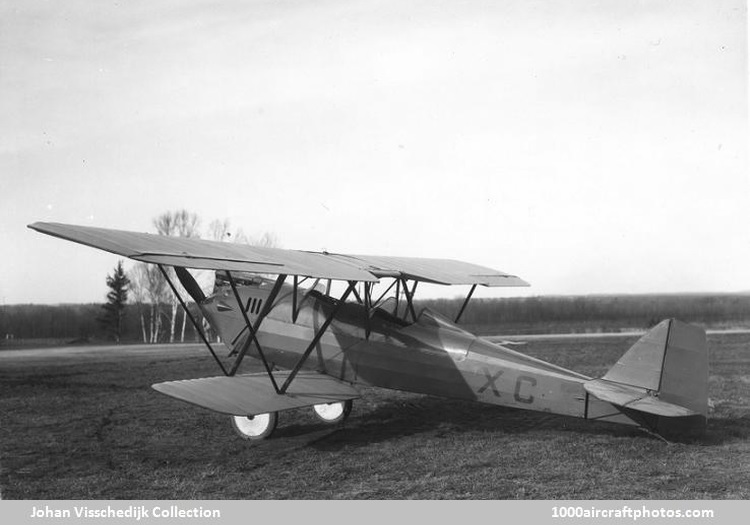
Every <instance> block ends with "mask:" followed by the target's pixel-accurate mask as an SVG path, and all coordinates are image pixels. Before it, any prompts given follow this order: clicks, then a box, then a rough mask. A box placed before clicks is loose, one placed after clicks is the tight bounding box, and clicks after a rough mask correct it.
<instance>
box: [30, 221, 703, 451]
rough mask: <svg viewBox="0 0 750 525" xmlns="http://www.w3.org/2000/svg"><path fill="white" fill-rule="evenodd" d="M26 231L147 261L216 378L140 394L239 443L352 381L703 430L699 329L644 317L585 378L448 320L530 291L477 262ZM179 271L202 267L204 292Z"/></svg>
mask: <svg viewBox="0 0 750 525" xmlns="http://www.w3.org/2000/svg"><path fill="white" fill-rule="evenodd" d="M29 227H30V228H32V229H34V230H37V231H39V232H42V233H45V234H48V235H52V236H55V237H59V238H62V239H66V240H69V241H73V242H76V243H80V244H84V245H87V246H90V247H94V248H98V249H101V250H105V251H108V252H111V253H114V254H117V255H121V256H124V257H128V258H130V259H134V260H136V261H142V262H145V263H151V264H155V265H157V266H158V267H159V269H160V270H161V272H162V274H163V276H164V278H165V279H166V281H167V283H168V284H169V286H170V288H171V290H172V292H173V293H174V294H175V295H176V296H177V299H178V300H179V302H180V304H181V305H182V307H183V308H184V310H185V314H186V315H187V316H188V318H189V319H190V321H191V323H192V324H193V326H194V328H195V330H196V332H197V333H198V334H199V337H200V338H201V339H202V341H203V343H204V344H205V346H206V348H207V349H208V351H209V352H210V354H211V356H212V357H213V360H214V361H215V362H216V365H217V366H218V369H219V370H220V372H221V374H220V375H216V376H213V377H203V378H198V379H185V380H180V381H169V382H164V383H158V384H155V385H153V388H154V389H155V390H157V391H158V392H161V393H162V394H166V395H168V396H171V397H173V398H176V399H179V400H181V401H185V402H188V403H192V404H194V405H198V406H200V407H204V408H207V409H210V410H213V411H216V412H219V413H222V414H226V415H228V416H230V418H231V422H232V424H233V426H234V428H235V430H236V431H237V432H238V433H239V435H240V436H242V437H243V438H245V439H250V440H256V439H264V438H267V437H269V436H270V435H271V434H272V432H273V431H274V429H275V428H276V425H277V422H278V413H279V412H283V411H286V410H290V409H295V408H301V407H311V408H312V410H313V411H314V413H315V415H316V416H317V417H318V418H320V419H321V420H322V421H325V422H327V423H331V424H334V423H339V422H341V421H343V420H344V419H346V418H347V416H348V415H349V413H350V411H351V407H352V401H353V400H355V399H357V398H359V397H360V396H361V394H360V392H359V390H358V389H357V387H358V386H360V385H369V386H375V387H381V388H387V389H395V390H402V391H408V392H416V393H421V394H430V395H434V396H443V397H447V398H456V399H464V400H470V401H476V402H479V403H487V404H491V405H502V406H506V407H513V408H520V409H528V410H536V411H542V412H548V413H554V414H561V415H565V416H572V417H577V418H584V419H589V420H596V421H608V422H613V423H622V424H626V425H636V426H638V427H641V428H643V429H645V430H647V431H649V432H653V433H656V434H659V435H661V436H665V437H670V438H671V437H680V436H683V435H686V434H693V433H700V432H701V431H702V430H703V429H704V428H705V425H706V417H707V411H708V394H707V385H708V354H707V349H706V337H705V332H704V331H703V330H702V329H701V328H699V327H696V326H693V325H689V324H685V323H682V322H680V321H677V320H673V319H668V320H665V321H663V322H661V323H660V324H658V325H657V326H655V327H654V328H653V329H651V330H650V331H649V332H647V333H646V334H645V335H644V336H643V337H642V338H641V339H640V340H638V341H637V342H636V343H635V345H633V346H632V347H631V348H630V349H629V350H628V351H627V352H626V353H625V354H624V355H623V356H622V358H621V359H620V360H619V361H617V362H616V363H615V364H614V366H613V367H612V368H611V369H610V370H609V371H608V372H607V373H606V374H605V375H604V376H603V377H599V378H592V377H587V376H585V375H583V374H579V373H576V372H574V371H571V370H567V369H565V368H562V367H560V366H556V365H554V364H551V363H547V362H545V361H542V360H539V359H536V358H533V357H530V356H528V355H525V354H523V353H521V352H516V351H514V350H511V349H510V348H507V347H506V346H503V345H501V344H497V343H495V342H492V341H490V340H488V339H485V338H482V337H478V336H476V335H474V334H472V333H470V332H468V331H467V330H465V329H464V328H462V327H461V326H460V325H459V322H460V320H461V317H462V314H463V313H464V311H465V309H466V306H467V305H468V304H469V301H470V300H471V297H472V294H473V293H474V291H475V290H476V288H477V286H486V287H504V286H528V283H526V282H525V281H523V280H522V279H520V278H519V277H517V276H515V275H510V274H507V273H504V272H500V271H497V270H493V269H490V268H486V267H482V266H477V265H474V264H469V263H464V262H459V261H454V260H442V259H425V258H407V257H381V256H362V255H342V254H336V253H328V252H320V253H319V252H307V251H295V250H282V249H274V248H260V247H255V246H249V245H240V244H231V243H223V242H215V241H207V240H200V239H194V238H179V237H169V236H162V235H154V234H147V233H136V232H128V231H120V230H110V229H103V228H92V227H84V226H73V225H64V224H56V223H34V224H31V225H30V226H29ZM170 268H173V270H171V269H170ZM189 269H193V270H213V271H214V272H215V277H216V279H215V284H214V289H213V291H212V293H210V294H208V295H207V294H206V292H204V291H203V289H202V288H201V287H200V286H199V285H198V283H197V281H196V279H195V276H194V275H193V274H192V273H191V272H190V271H189ZM175 280H176V281H179V283H180V284H181V287H182V289H184V291H185V292H186V293H187V294H188V295H189V296H190V298H191V299H192V300H193V301H194V302H195V304H196V305H197V306H198V308H199V310H200V312H201V314H202V316H203V317H204V318H205V319H206V320H207V321H208V323H209V324H210V327H211V328H212V329H213V330H215V332H216V333H217V334H218V335H219V336H220V340H221V341H222V343H223V345H224V346H225V347H226V348H225V349H224V350H223V351H219V350H217V349H215V348H214V347H213V345H212V344H211V342H210V341H209V339H210V338H209V337H208V336H207V334H206V331H205V330H204V329H203V328H202V323H200V322H199V319H198V318H197V317H196V316H195V315H193V314H192V313H191V311H190V309H189V308H188V305H187V303H186V298H185V297H183V294H184V293H185V292H180V290H179V287H178V285H177V283H176V282H175ZM420 283H433V284H440V285H447V286H457V285H463V286H468V287H469V291H468V294H467V296H466V299H465V300H464V301H463V304H462V306H461V307H460V309H459V310H458V312H456V315H455V316H454V317H452V318H447V317H445V316H444V315H441V314H438V313H436V312H434V311H432V310H430V309H427V308H425V309H422V310H421V311H419V312H418V311H417V307H416V305H415V301H414V297H415V294H416V291H417V287H418V285H419V284H420ZM337 289H338V291H336V290H337ZM220 353H221V354H224V355H222V356H221V357H220V355H219V354H220ZM248 357H249V358H254V359H257V360H259V361H260V363H262V368H261V370H262V371H261V372H253V373H247V372H246V370H245V369H246V368H247V366H246V361H245V360H246V358H248ZM256 362H257V361H256ZM243 364H245V366H244V367H243ZM257 369H258V367H257V366H256V367H255V370H257Z"/></svg>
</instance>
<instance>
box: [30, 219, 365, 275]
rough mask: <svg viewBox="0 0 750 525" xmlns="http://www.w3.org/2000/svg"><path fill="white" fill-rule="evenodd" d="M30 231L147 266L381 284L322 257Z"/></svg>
mask: <svg viewBox="0 0 750 525" xmlns="http://www.w3.org/2000/svg"><path fill="white" fill-rule="evenodd" d="M29 228H31V229H33V230H36V231H38V232H41V233H46V234H48V235H52V236H54V237H60V238H61V239H66V240H68V241H73V242H77V243H80V244H85V245H86V246H91V247H93V248H99V249H100V250H105V251H108V252H112V253H116V254H118V255H122V256H124V257H129V258H130V259H135V260H136V261H143V262H147V263H154V264H166V265H169V266H182V267H185V268H201V269H206V270H229V271H242V272H253V273H270V274H286V275H304V276H309V277H314V278H322V279H337V280H345V281H377V280H378V278H377V277H375V276H374V275H373V274H371V273H370V272H367V271H364V270H360V269H359V268H357V267H356V266H354V265H352V264H347V263H346V262H342V261H338V260H336V259H333V258H331V257H327V256H326V255H324V254H321V253H310V252H303V251H297V250H280V249H278V248H260V247H257V246H250V245H247V244H235V243H228V242H218V241H205V240H202V239H192V238H186V237H170V236H167V235H155V234H151V233H136V232H129V231H122V230H109V229H105V228H91V227H89V226H74V225H69V224H56V223H42V222H36V223H34V224H30V225H29Z"/></svg>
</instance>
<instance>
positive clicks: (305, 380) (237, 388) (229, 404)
mask: <svg viewBox="0 0 750 525" xmlns="http://www.w3.org/2000/svg"><path fill="white" fill-rule="evenodd" d="M288 376H289V372H276V373H274V378H275V379H276V381H277V382H279V384H281V383H282V382H283V381H285V380H286V378H287V377H288ZM152 388H153V389H154V390H156V391H157V392H161V393H162V394H166V395H168V396H171V397H174V398H176V399H179V400H180V401H186V402H188V403H192V404H193V405H198V406H200V407H203V408H208V409H209V410H213V411H215V412H220V413H222V414H229V415H232V416H255V415H258V414H265V413H267V412H280V411H282V410H290V409H292V408H300V407H305V406H310V405H318V404H321V403H334V402H339V401H346V400H348V399H356V398H358V397H360V393H359V391H358V390H357V389H356V388H354V387H352V386H351V385H349V384H348V383H344V382H343V381H339V380H338V379H334V378H332V377H330V376H327V375H325V374H321V373H318V372H309V371H300V372H299V373H298V374H297V376H296V377H295V378H294V379H293V380H292V382H291V383H290V385H289V388H288V389H287V392H286V393H285V394H277V393H276V390H274V388H273V385H272V384H271V381H270V380H269V378H268V375H267V374H265V373H257V374H244V375H238V376H230V377H227V376H218V377H203V378H200V379H184V380H182V381H168V382H166V383H157V384H155V385H152Z"/></svg>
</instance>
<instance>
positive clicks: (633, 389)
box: [583, 379, 700, 417]
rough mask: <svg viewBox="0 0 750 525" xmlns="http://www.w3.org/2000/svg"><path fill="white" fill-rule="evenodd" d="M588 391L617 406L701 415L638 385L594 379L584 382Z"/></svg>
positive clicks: (670, 414)
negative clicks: (660, 397)
mask: <svg viewBox="0 0 750 525" xmlns="http://www.w3.org/2000/svg"><path fill="white" fill-rule="evenodd" d="M583 388H585V389H586V392H588V393H589V394H591V395H592V396H594V397H596V398H597V399H601V400H602V401H606V402H607V403H612V404H613V405H615V406H619V407H624V408H630V409H633V410H638V411H640V412H646V413H647V414H654V415H656V416H665V417H685V416H696V415H700V414H699V413H698V412H694V411H693V410H689V409H687V408H685V407H681V406H680V405H675V404H673V403H667V402H666V401H661V400H660V399H659V398H658V397H654V396H653V395H651V394H650V393H649V390H647V389H645V388H641V387H637V386H630V385H623V384H620V383H613V382H611V381H606V380H604V379H594V380H592V381H587V382H586V383H584V384H583Z"/></svg>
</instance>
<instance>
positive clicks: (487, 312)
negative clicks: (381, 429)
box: [419, 294, 750, 333]
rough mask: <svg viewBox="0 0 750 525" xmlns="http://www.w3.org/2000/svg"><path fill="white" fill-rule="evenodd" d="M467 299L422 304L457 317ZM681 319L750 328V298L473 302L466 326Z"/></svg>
mask: <svg viewBox="0 0 750 525" xmlns="http://www.w3.org/2000/svg"><path fill="white" fill-rule="evenodd" d="M462 303H463V299H460V298H456V299H434V300H426V301H419V306H420V307H422V306H426V307H429V308H432V309H434V310H436V311H438V312H440V313H442V314H443V315H446V316H448V317H450V318H454V317H455V315H456V314H457V313H458V311H459V310H460V308H461V304H462ZM667 318H676V319H680V320H682V321H685V322H691V323H696V324H699V325H702V326H710V327H724V326H726V327H729V326H739V325H743V324H744V325H745V326H748V325H750V294H665V295H594V296H538V297H512V298H496V299H472V301H471V302H470V303H469V306H468V307H467V309H466V311H465V312H464V314H463V315H462V317H461V324H462V325H465V326H468V327H471V328H473V329H474V330H476V331H478V332H484V333H490V332H497V331H498V330H500V331H504V332H505V333H512V332H517V331H527V329H528V328H533V329H534V330H535V331H538V332H554V331H562V332H566V331H589V330H590V331H604V330H621V329H632V328H641V329H645V328H649V327H651V326H654V325H656V324H657V323H659V322H660V321H662V320H663V319H667Z"/></svg>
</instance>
